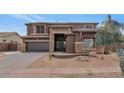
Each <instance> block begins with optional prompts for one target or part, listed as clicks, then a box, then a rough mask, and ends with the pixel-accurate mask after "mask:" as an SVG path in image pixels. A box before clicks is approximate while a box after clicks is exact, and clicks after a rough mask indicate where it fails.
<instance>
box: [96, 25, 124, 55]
mask: <svg viewBox="0 0 124 93" xmlns="http://www.w3.org/2000/svg"><path fill="white" fill-rule="evenodd" d="M121 42H123V39H122V34H121V32H120V31H119V26H117V25H111V26H109V27H106V26H105V27H101V28H99V29H98V33H97V34H96V45H103V46H106V45H109V46H110V47H111V48H108V47H106V48H105V53H107V54H108V53H109V52H111V50H112V45H115V44H120V43H121Z"/></svg>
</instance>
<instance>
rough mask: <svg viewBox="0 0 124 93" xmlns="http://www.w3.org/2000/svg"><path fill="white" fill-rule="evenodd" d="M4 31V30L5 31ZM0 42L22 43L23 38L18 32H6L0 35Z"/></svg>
mask: <svg viewBox="0 0 124 93" xmlns="http://www.w3.org/2000/svg"><path fill="white" fill-rule="evenodd" d="M5 33H6V32H5ZM0 42H1V43H12V42H13V43H19V44H22V43H23V40H22V38H21V37H20V36H19V35H18V34H16V33H15V34H14V33H13V34H10V35H9V34H8V35H5V36H0Z"/></svg>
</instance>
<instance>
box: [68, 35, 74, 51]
mask: <svg viewBox="0 0 124 93" xmlns="http://www.w3.org/2000/svg"><path fill="white" fill-rule="evenodd" d="M74 42H75V39H74V34H67V37H66V52H68V53H74V52H75V45H74Z"/></svg>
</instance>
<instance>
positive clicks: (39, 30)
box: [22, 22, 98, 53]
mask: <svg viewBox="0 0 124 93" xmlns="http://www.w3.org/2000/svg"><path fill="white" fill-rule="evenodd" d="M97 24H98V23H80V22H78V23H76V22H75V23H71V22H69V23H47V22H39V23H28V24H26V26H27V36H23V37H22V38H23V40H24V43H25V44H26V51H29V52H32V51H51V52H60V51H61V52H69V53H73V52H80V51H82V49H83V48H92V47H93V42H94V40H95V34H96V32H97ZM87 42H89V44H88V43H87Z"/></svg>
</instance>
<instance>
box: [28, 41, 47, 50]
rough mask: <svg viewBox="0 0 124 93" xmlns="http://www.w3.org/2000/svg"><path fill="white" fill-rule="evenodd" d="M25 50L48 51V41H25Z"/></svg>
mask: <svg viewBox="0 0 124 93" xmlns="http://www.w3.org/2000/svg"><path fill="white" fill-rule="evenodd" d="M26 51H27V52H48V51H49V42H27V43H26Z"/></svg>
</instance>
